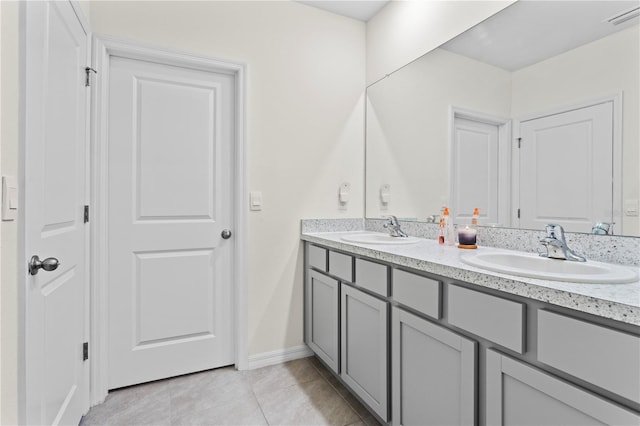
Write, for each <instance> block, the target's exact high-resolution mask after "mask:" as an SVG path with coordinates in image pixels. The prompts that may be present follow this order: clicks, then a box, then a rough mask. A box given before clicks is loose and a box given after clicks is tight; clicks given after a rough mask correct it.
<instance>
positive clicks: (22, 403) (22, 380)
mask: <svg viewBox="0 0 640 426" xmlns="http://www.w3.org/2000/svg"><path fill="white" fill-rule="evenodd" d="M68 2H69V4H70V5H71V8H72V9H73V11H74V12H75V15H76V17H77V18H78V22H79V23H80V26H81V27H82V29H83V30H84V32H85V34H86V35H87V46H86V48H87V54H86V63H87V66H89V64H90V63H91V27H90V25H89V21H88V19H87V18H86V16H85V14H84V12H83V10H82V7H81V6H80V3H79V2H78V0H68ZM26 22H27V5H26V2H20V4H19V5H18V47H19V49H18V51H19V53H18V65H17V68H18V75H19V78H18V114H17V116H18V123H17V124H18V144H17V145H18V165H17V166H18V167H17V172H16V175H17V178H18V211H17V220H16V221H17V242H18V250H17V256H16V257H17V264H16V268H17V274H16V275H17V279H16V281H17V287H18V288H17V293H18V298H17V299H18V300H17V302H18V304H17V307H18V315H17V326H18V329H17V335H18V338H17V347H16V349H17V375H16V376H17V380H16V385H17V389H16V393H17V395H16V400H17V413H16V415H17V420H18V423H19V424H24V423H26V421H27V404H28V401H27V364H26V359H27V358H28V356H27V344H26V322H27V312H28V307H27V280H28V278H27V259H29V258H30V256H31V253H28V252H27V250H28V249H29V247H27V244H26V236H27V228H28V226H29V225H28V224H27V223H26V215H25V192H26V191H27V190H28V188H27V187H26V183H27V179H26V175H25V170H26V162H27V158H26V133H27V128H26V126H27V106H26V96H27V79H26V72H25V67H26V49H27V26H26ZM90 104H91V94H90V93H89V91H87V93H86V95H85V107H86V108H87V109H86V116H85V137H86V138H87V140H89V139H90V137H91V109H90ZM90 166H91V164H90V161H89V150H88V149H87V150H86V156H85V170H86V173H85V202H86V200H88V199H89V191H90V184H89V179H90V173H91V169H90ZM91 235H92V234H91V229H90V228H89V229H87V231H86V232H85V243H84V250H85V254H86V256H85V259H86V262H87V265H86V266H87V268H86V271H85V279H86V280H87V283H89V280H90V279H91V276H90V274H89V269H90V267H91V263H90V256H91V245H90V239H91ZM90 292H91V290H90V289H89V288H87V289H86V291H85V292H84V303H85V306H84V329H85V338H87V339H88V338H89V337H90V332H89V327H90V309H91V306H90V297H91V296H90ZM90 368H91V364H90V363H89V362H85V366H84V380H85V383H87V386H86V389H87V390H88V392H89V395H86V396H85V398H86V397H87V396H88V397H89V405H91V390H90V388H89V383H90ZM87 408H88V407H87Z"/></svg>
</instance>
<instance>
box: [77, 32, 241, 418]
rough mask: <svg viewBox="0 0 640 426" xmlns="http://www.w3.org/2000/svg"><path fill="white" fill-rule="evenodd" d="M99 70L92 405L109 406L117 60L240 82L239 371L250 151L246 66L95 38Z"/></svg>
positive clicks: (235, 191)
mask: <svg viewBox="0 0 640 426" xmlns="http://www.w3.org/2000/svg"><path fill="white" fill-rule="evenodd" d="M92 44H93V57H92V64H93V68H95V69H96V70H97V74H96V78H95V84H94V85H93V88H92V98H93V108H92V114H91V128H92V135H91V151H92V153H91V170H92V171H91V178H92V180H91V194H92V196H91V206H92V212H91V221H90V222H89V223H90V224H91V235H92V236H93V238H92V245H91V265H92V267H91V293H92V297H91V312H92V317H91V334H90V337H91V339H90V346H91V358H92V363H91V401H90V403H91V405H92V406H93V405H96V404H99V403H101V402H102V401H104V399H105V398H106V396H107V393H108V353H109V352H108V332H107V331H108V292H107V283H108V268H107V265H108V229H107V226H108V225H107V217H108V215H107V212H108V179H107V177H108V176H107V172H108V156H107V141H108V134H107V133H108V125H107V123H108V121H107V120H108V105H109V104H108V103H109V96H108V94H109V83H108V82H109V67H110V60H111V57H112V56H118V57H124V58H129V59H136V60H145V61H151V62H156V63H160V64H166V65H175V66H181V67H187V68H192V69H197V70H201V71H208V72H222V73H227V74H233V75H234V76H235V81H236V85H235V91H236V93H235V121H236V122H235V126H234V132H235V140H234V147H233V149H234V158H235V161H234V164H233V166H234V168H235V170H234V187H233V188H232V196H233V198H234V201H233V204H234V206H233V208H234V218H235V228H236V229H235V241H234V243H235V244H234V248H233V257H234V261H233V266H232V276H233V280H232V283H233V284H232V285H233V287H234V288H233V299H234V301H233V318H234V332H233V336H234V345H235V348H234V352H235V365H236V367H237V368H238V369H239V370H244V369H246V368H247V367H248V351H247V330H248V325H247V318H248V304H247V300H248V297H247V293H248V290H247V272H246V270H247V265H248V263H247V259H248V256H247V252H248V251H247V247H248V244H247V242H248V239H247V230H248V217H247V211H248V210H249V206H248V200H247V197H246V196H245V194H246V193H247V178H246V165H247V146H246V141H245V134H246V131H245V85H246V82H245V79H246V65H245V64H241V63H237V62H230V61H225V60H219V59H214V58H208V57H204V56H197V55H194V54H191V53H187V52H181V51H176V50H169V49H165V48H162V47H156V46H150V45H147V44H142V43H138V42H133V41H130V40H124V39H120V38H115V37H111V36H106V35H101V34H98V35H96V34H94V35H93V43H92Z"/></svg>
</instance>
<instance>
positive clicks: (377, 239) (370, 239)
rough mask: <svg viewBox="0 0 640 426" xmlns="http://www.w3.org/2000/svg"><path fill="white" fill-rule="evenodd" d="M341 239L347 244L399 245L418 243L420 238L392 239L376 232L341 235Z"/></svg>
mask: <svg viewBox="0 0 640 426" xmlns="http://www.w3.org/2000/svg"><path fill="white" fill-rule="evenodd" d="M341 238H342V240H343V241H347V242H349V243H359V244H393V245H401V244H415V243H417V242H419V241H420V238H416V237H392V236H390V235H387V234H381V233H378V232H367V233H362V234H349V235H343V236H342V237H341Z"/></svg>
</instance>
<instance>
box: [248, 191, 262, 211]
mask: <svg viewBox="0 0 640 426" xmlns="http://www.w3.org/2000/svg"><path fill="white" fill-rule="evenodd" d="M249 210H253V211H260V210H262V192H259V191H251V192H250V193H249Z"/></svg>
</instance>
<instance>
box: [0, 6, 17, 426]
mask: <svg viewBox="0 0 640 426" xmlns="http://www.w3.org/2000/svg"><path fill="white" fill-rule="evenodd" d="M0 8H1V9H2V18H1V19H2V27H1V32H2V36H1V43H2V45H1V47H0V49H1V50H2V65H1V71H0V72H1V80H0V90H1V92H2V99H1V107H0V109H1V112H0V122H1V123H2V126H1V133H0V137H1V140H0V151H1V152H2V158H1V165H0V169H1V170H2V174H3V175H12V176H17V171H18V3H17V2H8V1H3V2H0ZM0 228H1V231H0V235H1V241H0V244H1V246H2V254H1V264H2V269H1V270H0V274H1V276H0V295H1V296H0V333H1V335H2V339H1V340H0V344H1V346H0V401H2V403H1V404H2V412H1V413H0V423H2V424H3V425H11V424H17V383H18V377H17V374H18V284H17V272H18V268H17V253H18V239H17V235H18V226H17V222H16V221H13V222H5V221H2V223H1V224H0Z"/></svg>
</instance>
